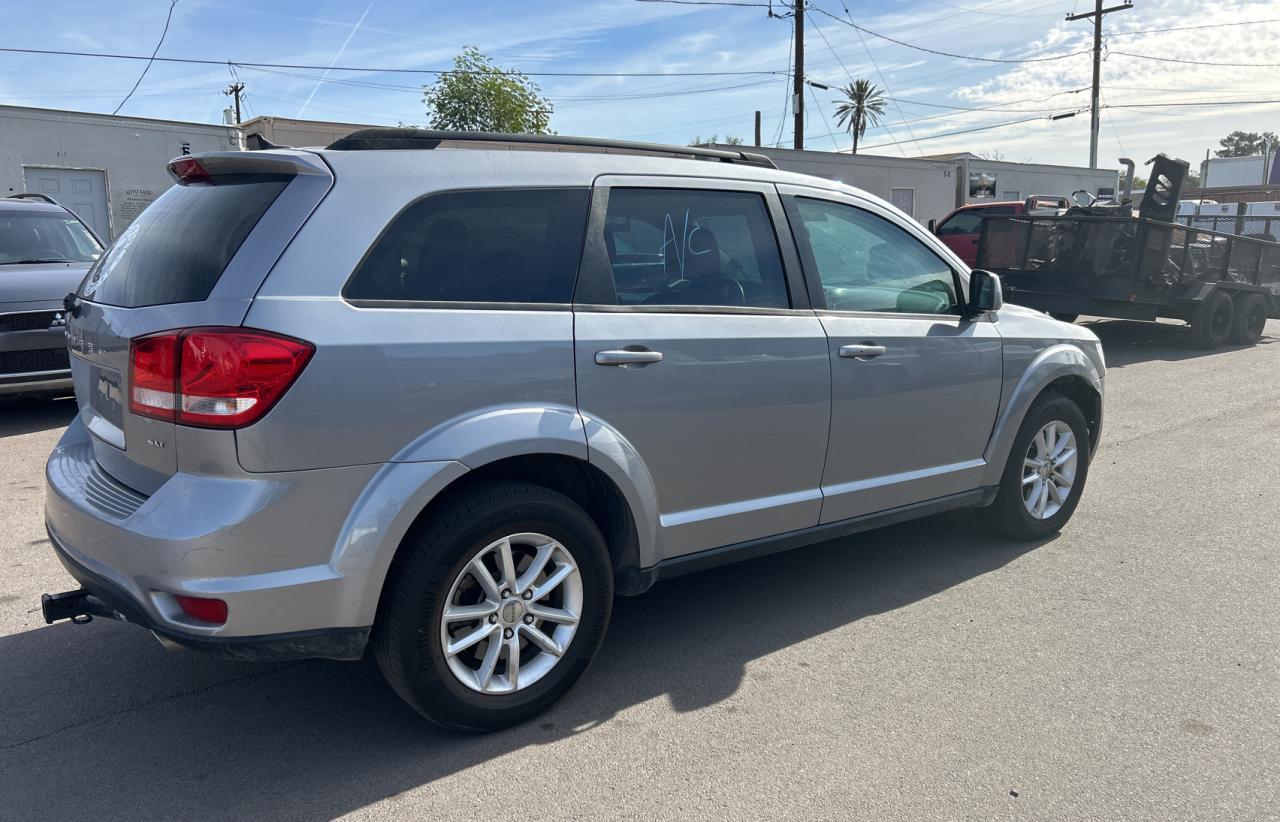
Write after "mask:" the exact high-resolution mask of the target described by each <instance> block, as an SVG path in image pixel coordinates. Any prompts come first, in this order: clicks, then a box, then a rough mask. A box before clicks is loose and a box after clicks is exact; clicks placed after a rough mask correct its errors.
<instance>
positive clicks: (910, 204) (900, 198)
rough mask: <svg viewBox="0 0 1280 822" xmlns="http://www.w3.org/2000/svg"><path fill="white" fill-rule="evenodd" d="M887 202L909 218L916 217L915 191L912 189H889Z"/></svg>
mask: <svg viewBox="0 0 1280 822" xmlns="http://www.w3.org/2000/svg"><path fill="white" fill-rule="evenodd" d="M889 202H891V203H893V204H894V205H895V206H897V207H898V208H900V209H902V210H903V211H905V212H906V213H907V214H908V215H909V216H912V217H914V216H916V190H915V189H914V188H895V189H890V191H889Z"/></svg>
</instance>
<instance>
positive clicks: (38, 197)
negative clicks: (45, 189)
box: [9, 191, 61, 205]
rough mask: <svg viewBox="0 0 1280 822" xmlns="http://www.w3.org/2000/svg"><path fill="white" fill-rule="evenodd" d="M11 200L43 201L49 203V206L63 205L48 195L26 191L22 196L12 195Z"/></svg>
mask: <svg viewBox="0 0 1280 822" xmlns="http://www.w3.org/2000/svg"><path fill="white" fill-rule="evenodd" d="M9 199H10V200H42V201H44V202H46V203H48V204H49V205H61V204H60V203H59V202H58V201H57V200H55V199H53V198H52V197H50V196H49V195H48V194H40V193H38V192H35V191H24V192H22V193H21V194H10V195H9Z"/></svg>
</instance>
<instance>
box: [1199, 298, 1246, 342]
mask: <svg viewBox="0 0 1280 822" xmlns="http://www.w3.org/2000/svg"><path fill="white" fill-rule="evenodd" d="M1234 316H1235V304H1234V303H1232V302H1231V295H1230V294H1228V293H1227V292H1225V291H1215V292H1213V293H1212V294H1210V295H1209V299H1207V300H1205V301H1204V302H1202V303H1200V305H1198V306H1196V310H1195V313H1194V314H1192V315H1191V335H1192V336H1193V337H1194V338H1195V341H1196V345H1197V346H1199V347H1200V348H1220V347H1222V346H1223V345H1226V342H1227V338H1228V337H1229V336H1230V335H1231V320H1232V318H1233V317H1234Z"/></svg>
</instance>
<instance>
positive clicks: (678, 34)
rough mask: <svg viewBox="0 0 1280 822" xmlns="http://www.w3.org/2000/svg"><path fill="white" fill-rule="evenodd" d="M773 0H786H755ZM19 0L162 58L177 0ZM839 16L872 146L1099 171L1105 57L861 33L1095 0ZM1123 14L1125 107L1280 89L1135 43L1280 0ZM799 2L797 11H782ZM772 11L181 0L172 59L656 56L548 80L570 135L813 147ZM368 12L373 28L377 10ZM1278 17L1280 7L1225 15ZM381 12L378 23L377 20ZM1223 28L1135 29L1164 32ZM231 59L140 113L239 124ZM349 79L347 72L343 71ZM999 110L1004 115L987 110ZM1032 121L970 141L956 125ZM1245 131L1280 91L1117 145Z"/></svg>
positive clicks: (1272, 54)
mask: <svg viewBox="0 0 1280 822" xmlns="http://www.w3.org/2000/svg"><path fill="white" fill-rule="evenodd" d="M745 1H746V2H757V1H758V2H767V0H745ZM7 5H8V6H9V7H8V8H6V11H5V17H6V33H7V34H8V37H7V38H6V41H7V44H8V45H18V46H23V47H31V48H51V49H70V50H84V51H109V52H120V53H130V54H149V53H150V51H151V50H152V49H153V48H154V46H155V43H156V40H157V38H158V37H159V35H160V31H161V28H162V27H163V24H164V19H165V13H166V11H167V10H168V7H169V2H168V0H111V2H102V0H46V1H45V2H40V3H25V2H24V3H11V4H7ZM814 5H815V6H816V7H817V8H818V9H821V10H823V11H825V12H827V13H828V14H829V15H831V16H827V15H824V14H822V13H819V12H816V11H810V13H809V26H808V27H807V29H806V31H807V48H806V53H807V67H806V69H807V70H806V75H807V76H808V77H809V78H810V79H812V80H815V81H818V82H821V83H826V84H829V85H832V86H835V85H837V84H843V83H847V82H849V79H850V78H851V77H859V78H861V77H865V78H867V79H870V80H872V81H873V82H876V83H878V84H879V85H881V86H886V87H887V88H888V89H889V91H890V94H891V95H892V97H893V98H894V100H895V102H894V103H891V104H890V106H889V109H888V112H887V116H886V117H885V118H884V122H883V125H882V126H881V127H880V128H876V129H873V130H871V131H869V132H868V134H867V135H866V137H865V138H864V139H863V140H862V145H863V146H864V148H865V150H866V151H868V152H869V153H883V154H894V155H898V156H904V155H905V156H918V155H921V154H933V153H939V152H944V151H965V150H968V151H975V152H979V153H995V154H998V155H999V156H1002V157H1004V158H1005V159H1011V160H1035V161H1038V162H1052V163H1064V164H1072V165H1084V164H1085V163H1086V161H1087V156H1088V137H1089V135H1088V124H1089V118H1088V115H1087V112H1085V113H1082V114H1079V115H1077V116H1076V117H1074V118H1072V119H1067V120H1060V121H1056V122H1054V121H1049V120H1048V117H1049V116H1050V115H1051V114H1055V113H1066V112H1069V111H1074V110H1081V109H1085V108H1087V106H1088V102H1089V100H1088V93H1087V91H1081V89H1084V88H1085V87H1087V86H1088V85H1089V77H1090V61H1089V58H1088V57H1087V56H1085V55H1081V56H1077V57H1072V58H1069V59H1065V60H1055V61H1050V62H1040V63H1032V64H1018V65H1011V64H992V63H977V62H973V61H967V60H959V59H954V58H950V57H943V56H938V55H933V54H929V53H925V52H922V51H918V50H915V49H911V48H906V47H903V46H899V45H895V44H892V43H889V42H886V41H884V40H880V39H877V38H875V37H872V36H869V35H865V34H860V33H859V32H858V31H856V30H855V29H853V28H851V27H850V26H848V25H845V24H844V23H842V22H840V20H838V19H833V18H845V14H846V8H847V11H848V14H849V16H850V19H852V20H854V21H856V22H857V23H858V24H859V25H861V26H864V27H866V28H868V29H871V30H873V31H875V32H879V33H883V34H886V35H889V36H892V37H894V38H896V39H899V40H904V41H909V42H911V43H913V44H916V45H918V46H922V47H926V48H931V49H935V50H940V51H949V52H955V53H962V54H969V55H980V56H986V57H1000V58H1021V57H1042V56H1052V55H1055V54H1062V53H1066V52H1071V51H1076V50H1080V49H1086V48H1088V46H1089V44H1090V39H1091V28H1090V26H1089V24H1088V23H1086V22H1075V23H1068V22H1065V21H1064V20H1063V17H1064V16H1065V15H1066V14H1067V13H1069V12H1071V11H1072V10H1073V9H1074V10H1082V9H1084V8H1085V7H1087V6H1090V5H1092V4H1091V3H1090V2H1089V0H998V2H993V0H881V2H867V1H866V0H858V1H857V2H854V0H845V2H844V3H842V2H841V0H815V2H814ZM1134 6H1135V8H1134V9H1133V10H1131V11H1126V12H1120V13H1117V14H1113V15H1110V16H1108V18H1107V29H1108V31H1109V32H1110V36H1109V38H1108V43H1107V48H1108V52H1109V54H1108V58H1107V60H1106V62H1105V63H1104V66H1103V89H1104V90H1103V102H1104V103H1107V104H1110V105H1114V106H1124V105H1132V104H1134V103H1151V102H1160V103H1169V102H1174V101H1177V102H1206V101H1215V102H1232V101H1243V100H1280V68H1261V67H1260V68H1239V67H1213V66H1192V65H1180V64H1173V63H1160V62H1154V61H1147V60H1142V59H1138V58H1133V57H1128V56H1124V55H1118V54H1115V53H1114V52H1116V51H1130V52H1133V53H1139V54H1148V55H1157V56H1168V57H1178V58H1181V59H1192V60H1201V61H1209V62H1235V63H1266V62H1272V63H1277V62H1280V5H1278V4H1276V3H1274V2H1271V0H1164V2H1158V0H1134ZM778 10H782V9H781V8H780V7H779V8H778ZM766 11H767V10H766V9H765V8H760V7H730V6H686V5H672V4H664V3H643V2H635V0H581V2H574V3H554V2H539V1H538V0H529V2H508V1H507V0H500V1H493V2H489V1H487V0H473V1H472V2H470V3H463V4H459V3H456V2H447V3H446V2H436V1H435V0H433V1H432V2H408V0H373V2H372V3H370V2H369V0H347V1H346V2H330V1H329V0H318V1H317V0H309V1H308V2H293V1H292V0H270V1H269V2H259V3H245V2H243V0H178V4H177V6H176V8H175V11H174V15H173V21H172V25H171V28H170V31H169V34H168V36H167V38H166V40H165V43H164V46H163V48H162V49H161V50H160V55H161V56H167V57H197V58H202V59H211V60H217V61H224V60H232V61H236V60H242V61H260V62H276V63H297V64H315V65H321V66H327V65H329V64H330V63H332V62H335V61H336V63H337V64H338V65H358V66H377V67H397V68H447V67H448V66H449V65H450V63H451V58H452V56H453V55H454V54H456V53H457V52H458V51H460V50H461V49H462V48H463V47H464V46H466V45H475V46H477V47H479V48H480V49H481V50H482V51H484V52H485V53H487V54H488V55H490V56H491V57H492V58H493V59H494V60H495V61H496V62H498V63H499V64H501V65H503V66H506V67H511V68H517V69H520V70H522V71H525V72H529V73H534V72H655V73H659V74H663V75H665V74H671V75H673V76H671V77H665V76H656V77H628V78H602V77H551V76H546V77H542V76H538V77H535V78H534V79H535V80H536V81H537V82H538V83H539V85H540V86H541V87H542V90H543V91H544V93H546V94H547V96H549V97H550V98H551V100H552V102H553V104H554V106H555V114H554V115H553V117H552V127H553V128H554V129H556V130H557V131H559V132H560V133H562V134H581V135H589V136H603V137H618V138H629V139H639V140H653V141H662V142H675V143H686V142H688V141H689V140H691V139H692V138H693V137H694V136H695V135H701V136H704V137H705V136H709V135H711V134H713V133H715V134H718V135H720V136H722V137H723V136H725V135H734V136H738V137H742V138H743V139H744V140H746V141H748V142H750V140H751V136H752V134H751V132H752V116H753V112H754V111H755V110H756V109H760V110H761V111H762V112H763V118H764V128H763V132H764V139H765V142H766V143H772V142H774V141H775V140H777V141H779V142H781V143H782V144H784V145H787V146H790V145H791V128H790V121H789V118H786V117H784V116H783V114H784V111H785V106H786V104H787V100H788V97H789V94H790V91H789V81H788V80H787V79H786V77H785V74H786V72H787V71H788V66H789V45H790V38H791V29H790V23H789V21H787V20H779V19H770V18H769V17H768V16H767V14H766ZM361 18H363V22H360V21H361ZM1261 20H1277V22H1273V23H1254V24H1251V25H1236V26H1219V24H1223V23H1240V22H1252V21H1261ZM358 22H359V23H360V24H359V26H358V27H357V23H358ZM1197 25H1215V26H1219V27H1215V28H1207V29H1197V30H1190V31H1171V32H1155V33H1147V34H1140V35H1130V36H1126V33H1127V32H1133V31H1147V30H1149V29H1155V28H1170V27H1173V28H1177V27H1184V26H1197ZM142 65H143V64H142V63H139V62H132V61H112V60H99V59H90V58H71V57H55V56H34V55H16V54H0V102H3V103H7V104H12V105H29V106H41V107H48V108H66V109H77V110H88V111H105V112H110V111H112V110H113V109H114V108H115V107H116V105H117V104H119V103H120V101H121V99H122V98H123V97H124V95H125V94H126V93H127V92H128V90H129V88H130V87H131V86H132V85H133V83H134V81H135V80H136V79H137V77H138V74H139V72H140V71H141V69H142ZM746 71H771V72H776V73H775V74H772V75H767V74H760V75H751V74H743V75H726V76H703V77H689V76H678V75H679V73H680V72H746ZM322 73H323V72H321V71H312V70H298V71H292V70H289V71H279V70H271V71H267V70H261V69H249V68H240V69H238V75H239V78H240V79H241V80H242V81H243V82H244V83H245V84H246V86H247V95H246V100H247V106H246V108H247V112H246V114H247V115H257V114H273V115H279V116H288V117H297V116H299V115H301V116H303V117H308V118H315V119H326V120H339V121H344V122H357V123H371V124H391V125H394V124H396V123H399V122H405V123H424V122H425V120H426V112H425V107H424V105H423V104H422V102H421V93H420V91H419V90H418V89H419V88H420V86H421V84H422V83H423V82H425V81H428V80H429V79H430V78H429V77H428V76H424V75H414V74H390V73H351V72H333V73H331V74H330V75H329V80H328V81H325V82H321V81H320V76H321V75H322ZM231 79H232V73H231V69H229V68H228V67H227V66H190V65H178V64H164V63H156V64H155V65H153V66H152V68H151V70H150V72H149V73H148V74H147V77H146V79H145V80H144V81H143V82H142V84H141V86H140V88H139V89H138V91H137V93H136V94H135V95H134V96H133V98H132V99H131V100H130V101H129V102H128V103H127V104H126V106H125V107H124V109H123V110H122V113H124V114H134V115H139V116H148V117H162V118H169V119H179V120H193V121H198V122H217V121H218V120H219V119H220V117H221V111H222V109H223V108H224V107H225V106H226V105H227V104H228V98H227V97H225V96H223V95H222V94H221V90H222V89H224V88H225V87H226V85H227V84H228V83H229V82H230V81H231ZM338 81H342V82H338ZM834 99H835V98H834V95H833V93H831V92H823V91H815V92H813V93H812V94H811V95H809V96H807V99H806V105H807V106H808V108H809V112H808V123H807V126H806V132H807V138H808V139H807V140H806V147H807V148H811V149H819V150H836V149H843V150H847V149H848V145H849V142H850V141H849V138H848V135H847V134H840V133H834V134H833V133H832V132H833V130H834V129H835V122H834V117H833V115H832V106H833V102H834ZM962 107H965V108H988V107H996V108H998V109H1000V110H997V111H965V110H961V109H962ZM1021 119H1030V122H1026V123H1022V124H1019V125H1013V126H1001V127H998V128H993V129H990V130H987V131H979V132H975V133H971V134H966V135H956V136H951V137H947V136H939V135H945V134H946V133H947V132H951V131H957V130H965V129H976V128H980V127H983V126H991V125H996V124H1000V123H1007V122H1009V121H1012V120H1021ZM1236 128H1240V129H1245V130H1250V131H1257V130H1262V129H1267V130H1272V131H1280V103H1277V104H1270V105H1251V106H1243V105H1222V106H1217V107H1203V108H1196V107H1182V108H1172V107H1170V108H1150V109H1122V108H1114V109H1109V110H1107V111H1106V112H1105V113H1104V117H1103V121H1102V134H1101V148H1100V159H1101V160H1102V163H1103V164H1105V165H1109V164H1110V162H1111V160H1112V159H1113V158H1115V157H1117V156H1119V155H1121V154H1122V153H1123V154H1127V155H1129V156H1132V157H1134V158H1135V159H1139V160H1145V159H1146V158H1148V157H1150V156H1151V155H1152V154H1154V153H1156V152H1157V151H1165V152H1167V153H1170V154H1174V155H1177V156H1182V157H1184V158H1185V159H1188V160H1191V161H1192V162H1193V164H1194V163H1196V162H1198V161H1199V160H1200V159H1202V158H1203V157H1204V152H1205V149H1206V148H1210V147H1214V148H1216V143H1217V139H1218V138H1219V137H1220V136H1222V135H1224V134H1226V133H1227V132H1229V131H1231V130H1233V129H1236Z"/></svg>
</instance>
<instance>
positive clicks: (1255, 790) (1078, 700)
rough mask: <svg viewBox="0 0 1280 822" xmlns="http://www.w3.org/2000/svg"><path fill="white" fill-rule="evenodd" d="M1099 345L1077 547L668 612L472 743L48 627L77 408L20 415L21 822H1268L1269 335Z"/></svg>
mask: <svg viewBox="0 0 1280 822" xmlns="http://www.w3.org/2000/svg"><path fill="white" fill-rule="evenodd" d="M1093 328H1094V330H1095V331H1096V332H1097V333H1098V334H1099V336H1100V337H1102V339H1103V342H1104V345H1105V349H1106V355H1107V358H1108V364H1109V366H1110V368H1109V372H1108V377H1107V381H1108V397H1107V407H1106V424H1105V432H1104V436H1103V443H1102V447H1101V451H1100V452H1099V455H1098V457H1097V458H1096V460H1095V461H1094V463H1093V467H1092V470H1091V473H1090V477H1089V486H1088V489H1087V490H1086V492H1085V497H1084V499H1083V500H1082V502H1081V505H1080V507H1079V509H1078V510H1077V512H1076V514H1075V517H1074V519H1073V520H1072V522H1071V523H1070V524H1069V525H1068V527H1067V528H1066V529H1065V530H1064V531H1063V532H1062V534H1061V535H1060V536H1057V537H1055V538H1053V539H1050V540H1047V541H1044V542H1042V543H1038V544H1018V543H1010V542H1004V541H1000V540H997V539H994V538H992V537H991V536H989V535H988V534H987V533H986V532H985V531H984V530H983V529H982V527H981V526H980V525H979V523H978V522H977V520H976V517H975V516H974V515H973V514H972V513H970V512H958V513H952V514H947V515H943V516H938V517H934V518H930V519H927V520H922V521H918V522H914V523H908V524H905V525H900V526H894V527H891V528H888V529H884V530H881V531H877V532H871V533H867V534H862V535H858V536H856V537H851V538H847V539H842V540H838V541H835V542H831V543H828V544H825V545H821V546H817V547H814V548H809V549H803V550H799V551H795V552H791V553H786V554H781V555H776V556H773V557H768V558H764V559H760V560H755V561H752V562H747V563H741V564H738V565H734V566H730V567H726V568H723V569H719V570H715V571H709V572H705V573H702V574H699V575H695V576H690V577H686V578H683V579H679V580H674V581H671V582H667V583H663V584H661V585H659V586H657V587H656V588H654V589H653V590H652V591H651V592H650V593H648V594H646V595H645V596H642V597H639V598H634V599H620V600H618V602H617V605H616V608H615V611H614V618H613V623H612V626H611V627H610V630H609V635H608V637H607V639H606V641H605V645H604V648H603V650H602V652H601V655H600V657H599V659H598V660H597V661H596V663H595V665H594V666H593V667H592V668H591V669H590V671H589V672H588V673H587V675H586V676H585V677H584V678H583V680H582V681H581V682H580V684H579V685H578V686H577V688H576V689H575V690H574V691H573V692H572V693H571V694H570V695H569V696H568V697H567V698H566V699H565V700H564V701H563V702H562V703H560V704H559V705H558V706H557V707H556V708H554V709H553V710H552V711H550V712H549V713H547V714H546V715H545V716H542V717H540V718H539V719H537V720H534V721H533V722H531V723H529V724H527V725H524V726H522V727H519V728H516V729H514V730H510V731H507V732H503V733H498V734H493V735H489V736H482V737H459V736H451V735H448V734H445V733H442V732H440V731H437V730H435V729H434V728H433V727H432V726H430V725H428V724H426V723H425V721H423V720H420V719H419V718H418V717H417V715H416V714H414V713H413V712H412V711H410V710H409V709H408V708H406V707H404V706H403V705H402V704H401V703H400V702H399V700H398V699H397V698H396V697H395V696H394V695H393V694H392V692H391V691H390V689H389V688H388V687H387V686H386V685H384V684H383V682H382V680H381V678H380V677H379V675H378V672H377V670H376V668H375V666H373V665H372V664H369V662H368V661H365V662H361V663H337V662H304V663H289V664H249V663H235V662H226V661H221V660H217V659H213V658H208V657H203V656H199V655H196V654H193V653H168V652H166V651H164V650H163V649H162V648H161V647H160V645H159V644H158V643H157V642H156V641H155V640H154V639H153V638H152V637H151V636H150V635H149V634H147V633H146V632H144V631H142V630H139V629H137V628H134V627H132V626H129V625H124V624H120V623H111V622H107V621H105V620H95V621H94V622H93V623H92V624H89V625H84V626H78V625H71V624H66V623H64V624H59V625H55V626H45V625H43V623H42V620H41V617H40V613H39V597H40V594H41V593H42V592H45V591H60V590H66V589H68V588H71V587H73V583H72V580H71V579H70V577H69V576H67V575H66V573H65V572H64V571H63V570H62V568H61V567H60V566H59V564H58V563H57V561H56V560H55V558H54V556H53V554H52V552H51V550H50V548H49V545H48V543H47V541H46V539H45V534H44V528H43V515H42V500H43V482H44V480H43V466H44V460H45V457H46V455H47V454H48V452H49V450H50V448H51V447H52V446H53V444H54V442H55V441H56V439H57V437H58V436H59V433H60V431H61V429H62V428H63V426H65V425H66V423H67V422H68V420H69V419H70V418H71V416H72V414H73V407H72V403H71V402H70V401H67V400H61V401H52V402H50V401H42V402H31V401H22V402H19V403H7V404H3V405H0V466H3V471H0V819H5V820H7V819H14V820H18V819H24V820H25V819H34V818H48V819H57V820H81V819H84V820H110V819H129V820H137V819H166V820H173V819H211V818H218V819H244V818H258V819H272V820H284V819H331V818H337V817H350V818H360V819H373V818H385V817H393V816H394V817H395V818H419V819H463V818H466V819H503V820H507V819H601V818H637V819H651V818H664V819H681V820H687V819H706V818H732V819H736V820H737V819H778V818H797V819H799V818H804V819H809V818H831V819H868V820H877V821H879V820H898V819H901V820H934V819H936V820H969V819H972V820H1002V819H1019V820H1023V819H1044V820H1108V822H1121V820H1233V821H1236V820H1259V819H1278V818H1280V559H1278V557H1277V552H1280V531H1278V529H1277V520H1278V519H1280V517H1278V515H1280V501H1278V500H1277V495H1278V494H1280V488H1277V485H1276V484H1275V483H1274V482H1273V479H1275V478H1276V477H1277V468H1278V466H1280V323H1277V322H1272V323H1270V324H1269V326H1268V329H1267V336H1266V338H1265V339H1264V340H1263V341H1262V343H1260V344H1259V345H1257V346H1255V347H1252V348H1247V349H1240V348H1228V349H1223V350H1221V351H1216V352H1203V351H1199V350H1196V349H1195V348H1193V347H1192V345H1191V341H1190V336H1189V333H1188V332H1187V331H1186V330H1185V329H1184V328H1182V327H1181V326H1179V325H1176V324H1169V323H1164V324H1161V325H1146V324H1140V323H1125V322H1097V323H1094V324H1093Z"/></svg>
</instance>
